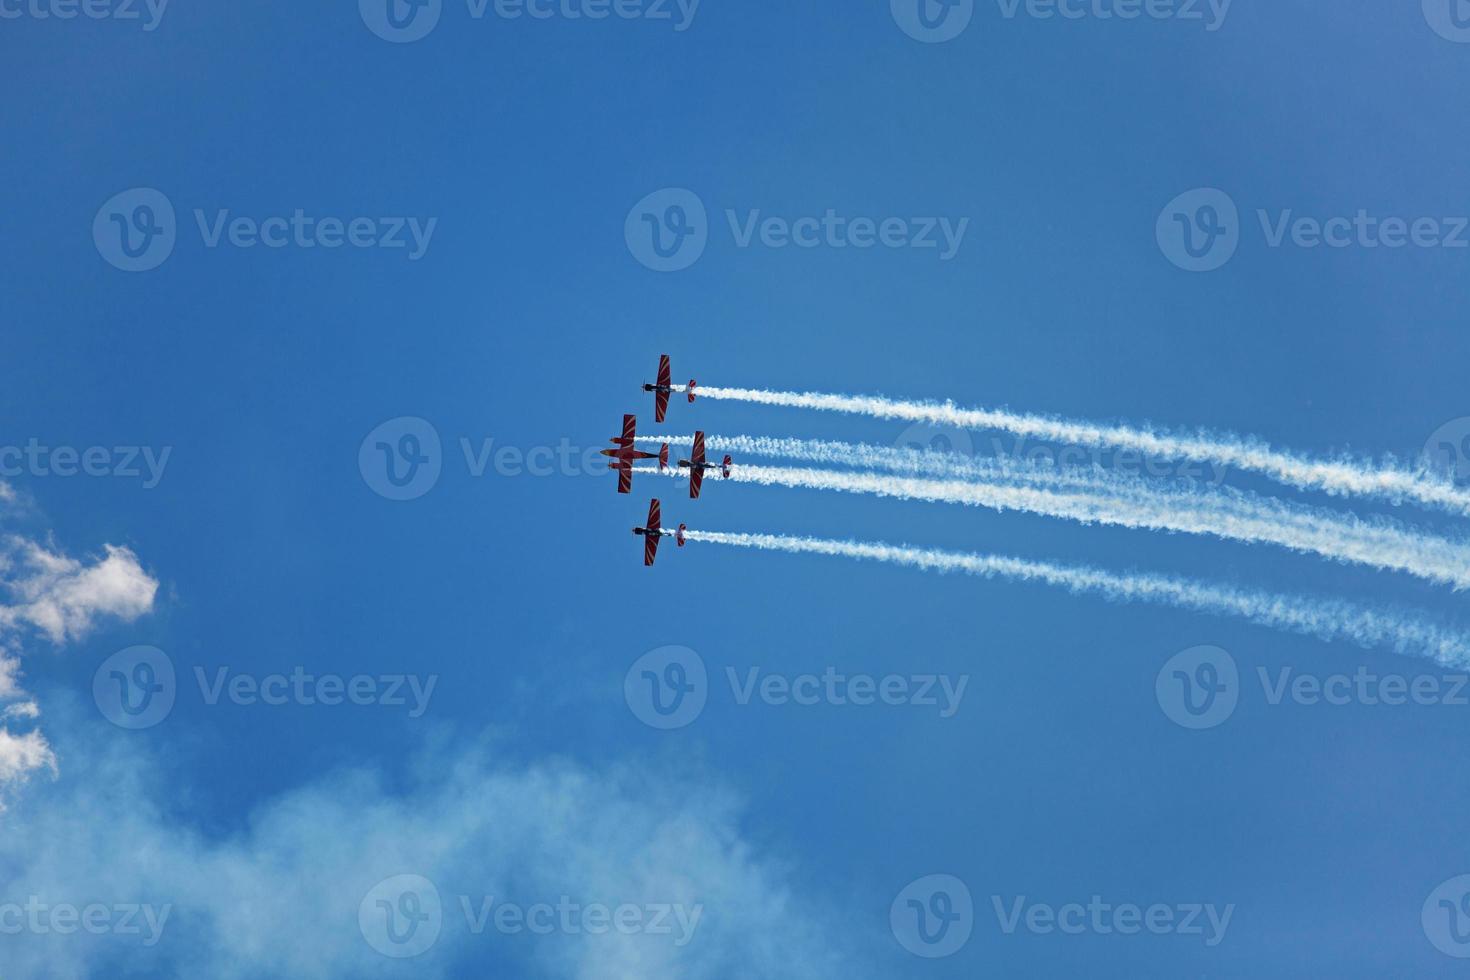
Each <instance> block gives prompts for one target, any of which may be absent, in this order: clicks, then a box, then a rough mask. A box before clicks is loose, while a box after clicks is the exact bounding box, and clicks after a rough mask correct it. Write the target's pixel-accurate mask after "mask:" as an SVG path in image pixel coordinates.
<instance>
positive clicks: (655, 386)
mask: <svg viewBox="0 0 1470 980" xmlns="http://www.w3.org/2000/svg"><path fill="white" fill-rule="evenodd" d="M673 378H674V374H673V370H672V368H671V366H670V364H669V355H667V354H662V355H660V356H659V359H658V380H657V381H655V382H654V383H652V384H647V383H645V384H644V385H643V390H644V391H647V392H652V393H653V418H654V421H655V422H659V423H662V422H663V420H664V417H665V416H666V415H667V414H668V411H669V396H670V395H672V394H675V393H683V394H685V395H687V396H688V398H689V404H691V405H692V404H694V396H695V389H696V388H697V387H698V384H699V383H698V382H697V381H695V380H694V379H692V378H691V379H690V380H689V384H687V385H676V384H674V383H673ZM637 440H638V417H637V416H635V415H624V416H623V431H622V434H621V435H617V436H613V438H612V439H611V440H609V441H610V442H611V443H612V448H611V449H604V450H602V455H604V456H607V457H610V458H611V460H612V462H610V463H608V464H607V466H608V469H611V470H617V473H618V493H631V492H632V490H633V464H635V463H637V462H640V461H642V460H646V459H656V460H658V468H659V470H660V471H663V470H666V469H668V468H669V444H668V443H663V444H662V445H660V446H659V451H658V452H656V453H650V452H644V451H643V450H641V449H639V448H638V446H637ZM733 465H734V460H733V459H731V458H730V456H729V455H728V454H727V455H726V456H725V458H724V459H722V460H721V461H720V462H718V463H712V462H710V461H709V458H708V456H707V455H706V453H705V448H704V433H703V432H702V431H699V432H695V433H694V447H693V451H692V452H690V454H689V458H688V459H681V460H679V462H678V467H679V469H681V470H688V471H689V499H690V500H698V499H699V494H700V491H701V490H702V489H703V487H704V475H705V474H706V473H708V472H711V471H717V472H718V473H719V474H720V476H721V477H722V478H724V479H726V480H728V479H729V478H730V468H731V467H732V466H733ZM662 510H663V508H662V506H661V505H660V504H659V501H658V498H657V497H655V498H654V499H653V500H651V501H650V502H649V504H648V520H647V521H646V522H645V524H644V525H643V526H642V527H635V528H633V533H634V534H635V535H638V536H639V537H641V538H643V564H644V565H652V564H653V562H654V559H655V558H656V557H657V556H658V543H659V542H660V541H662V540H663V539H664V538H673V539H674V541H675V542H676V543H677V545H678V546H679V547H680V548H682V547H684V543H685V537H684V535H685V531H686V530H687V525H684V524H680V525H679V527H678V529H677V530H669V529H668V528H666V527H664V526H663V520H662Z"/></svg>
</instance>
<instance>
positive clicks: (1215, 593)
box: [687, 531, 1470, 668]
mask: <svg viewBox="0 0 1470 980" xmlns="http://www.w3.org/2000/svg"><path fill="white" fill-rule="evenodd" d="M687 537H688V539H689V540H690V541H696V542H705V543H708V544H723V545H730V546H733V547H739V548H754V549H758V550H762V551H784V552H789V553H792V554H813V555H829V556H834V557H842V558H856V559H860V560H861V559H866V560H871V561H881V562H891V563H893V564H897V565H907V566H909V567H911V568H920V569H925V570H928V571H938V572H961V573H964V574H966V575H977V576H980V577H982V578H1004V579H1012V580H1015V581H1021V582H1040V583H1043V584H1046V585H1054V586H1059V587H1061V588H1064V589H1066V590H1068V591H1069V592H1073V593H1076V594H1087V595H1097V596H1102V597H1103V598H1106V599H1110V600H1113V601H1116V602H1136V601H1144V602H1157V603H1162V604H1165V605H1170V606H1175V607H1178V608H1181V609H1188V610H1192V611H1195V612H1203V613H1210V614H1215V615H1225V616H1238V617H1241V618H1243V619H1247V620H1249V621H1251V622H1253V623H1256V624H1258V625H1261V626H1268V627H1271V628H1273V629H1280V630H1286V631H1289V632H1293V633H1301V634H1304V635H1307V636H1313V637H1316V638H1318V639H1321V640H1325V641H1328V642H1333V641H1337V640H1347V641H1350V642H1352V643H1355V644H1357V645H1359V646H1363V647H1378V646H1382V647H1388V648H1389V649H1392V650H1394V651H1395V652H1397V653H1400V654H1405V655H1417V656H1424V657H1428V658H1430V659H1432V660H1435V661H1438V662H1439V663H1441V664H1443V665H1445V666H1447V667H1454V668H1461V667H1465V666H1467V665H1470V636H1466V635H1464V634H1461V633H1456V632H1452V631H1449V630H1446V629H1444V628H1441V627H1438V626H1435V625H1433V624H1431V623H1428V622H1425V621H1423V620H1421V619H1416V618H1413V617H1411V616H1409V615H1407V614H1405V613H1403V612H1399V611H1397V610H1392V609H1382V608H1380V609H1372V608H1368V607H1364V606H1359V605H1356V604H1353V603H1349V602H1344V601H1341V600H1335V599H1316V598H1311V597H1307V596H1291V595H1278V594H1273V593H1268V592H1256V591H1248V590H1242V589H1236V588H1233V587H1230V586H1221V585H1211V584H1209V583H1204V582H1197V581H1192V580H1190V579H1182V578H1174V577H1171V576H1165V575H1144V574H1136V573H1125V574H1120V573H1115V572H1105V571H1102V570H1101V569H1096V568H1091V567H1088V566H1085V565H1078V566H1067V565H1058V564H1053V563H1051V562H1040V561H1030V560H1027V559H1023V558H1011V557H1006V556H1002V555H982V554H962V553H958V552H952V551H935V550H926V549H920V548H911V547H908V546H900V545H887V544H874V543H864V542H858V541H832V540H825V539H821V538H798V537H787V536H785V535H777V534H727V533H723V532H717V531H689V532H688V534H687Z"/></svg>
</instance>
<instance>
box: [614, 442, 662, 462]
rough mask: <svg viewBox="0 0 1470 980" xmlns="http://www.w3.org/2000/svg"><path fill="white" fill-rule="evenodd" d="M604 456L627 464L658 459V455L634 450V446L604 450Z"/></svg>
mask: <svg viewBox="0 0 1470 980" xmlns="http://www.w3.org/2000/svg"><path fill="white" fill-rule="evenodd" d="M602 455H604V456H610V457H612V458H613V459H616V460H620V461H622V462H627V463H631V462H633V461H634V460H639V459H658V453H645V452H643V451H642V450H640V449H634V448H633V447H632V446H615V447H613V448H612V449H604V450H602Z"/></svg>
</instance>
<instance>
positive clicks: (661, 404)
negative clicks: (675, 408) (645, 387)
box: [653, 354, 674, 422]
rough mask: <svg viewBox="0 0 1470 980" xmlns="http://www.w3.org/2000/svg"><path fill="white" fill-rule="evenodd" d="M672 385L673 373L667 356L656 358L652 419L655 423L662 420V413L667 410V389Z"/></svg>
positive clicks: (662, 355)
mask: <svg viewBox="0 0 1470 980" xmlns="http://www.w3.org/2000/svg"><path fill="white" fill-rule="evenodd" d="M673 385H674V372H673V370H672V369H671V368H670V367H669V355H667V354H660V355H659V356H658V388H657V390H656V391H655V392H654V395H653V419H654V421H655V422H662V421H663V420H664V413H665V412H667V411H668V410H669V389H670V388H672V387H673Z"/></svg>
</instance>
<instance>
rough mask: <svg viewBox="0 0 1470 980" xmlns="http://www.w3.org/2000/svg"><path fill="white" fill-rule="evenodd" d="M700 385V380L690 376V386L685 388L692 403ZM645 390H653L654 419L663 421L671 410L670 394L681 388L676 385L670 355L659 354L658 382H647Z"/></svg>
mask: <svg viewBox="0 0 1470 980" xmlns="http://www.w3.org/2000/svg"><path fill="white" fill-rule="evenodd" d="M698 385H699V382H697V381H695V380H694V379H693V378H690V379H689V386H688V387H686V388H685V389H684V391H686V392H688V394H689V404H691V405H693V404H694V389H695V388H696V387H698ZM643 390H644V391H651V392H653V420H654V421H655V422H662V421H663V420H664V415H665V413H667V412H668V410H669V394H670V393H671V392H675V391H678V390H679V389H678V388H676V387H675V386H674V373H673V371H671V370H670V369H669V355H667V354H660V355H659V356H658V383H657V384H645V385H644V386H643Z"/></svg>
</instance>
